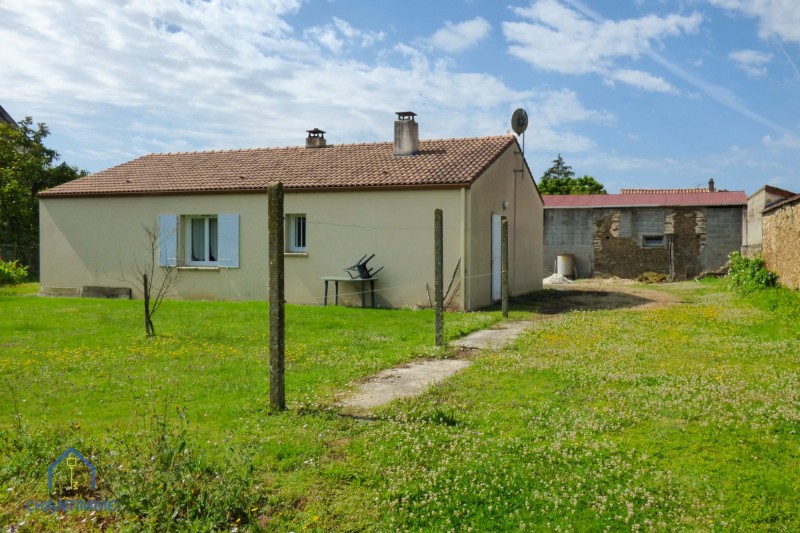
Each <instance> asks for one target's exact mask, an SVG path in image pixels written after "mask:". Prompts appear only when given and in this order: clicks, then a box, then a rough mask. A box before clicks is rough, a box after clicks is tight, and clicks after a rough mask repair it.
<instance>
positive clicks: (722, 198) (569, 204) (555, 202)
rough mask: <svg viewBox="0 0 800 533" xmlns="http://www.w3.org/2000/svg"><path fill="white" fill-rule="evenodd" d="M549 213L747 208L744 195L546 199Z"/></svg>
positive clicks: (617, 195)
mask: <svg viewBox="0 0 800 533" xmlns="http://www.w3.org/2000/svg"><path fill="white" fill-rule="evenodd" d="M542 199H543V200H544V208H545V209H591V208H607V207H702V206H745V205H747V195H746V194H745V192H744V191H720V192H676V193H673V192H667V193H664V192H657V193H625V194H569V195H567V194H551V195H543V196H542Z"/></svg>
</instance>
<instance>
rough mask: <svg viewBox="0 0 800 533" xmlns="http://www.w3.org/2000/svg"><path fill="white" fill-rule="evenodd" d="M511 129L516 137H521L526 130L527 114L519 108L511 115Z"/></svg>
mask: <svg viewBox="0 0 800 533" xmlns="http://www.w3.org/2000/svg"><path fill="white" fill-rule="evenodd" d="M511 129H512V130H514V133H516V134H517V135H522V134H523V133H525V130H526V129H528V113H526V112H525V110H524V109H522V108H521V107H520V108H519V109H517V110H516V111H514V114H513V115H511Z"/></svg>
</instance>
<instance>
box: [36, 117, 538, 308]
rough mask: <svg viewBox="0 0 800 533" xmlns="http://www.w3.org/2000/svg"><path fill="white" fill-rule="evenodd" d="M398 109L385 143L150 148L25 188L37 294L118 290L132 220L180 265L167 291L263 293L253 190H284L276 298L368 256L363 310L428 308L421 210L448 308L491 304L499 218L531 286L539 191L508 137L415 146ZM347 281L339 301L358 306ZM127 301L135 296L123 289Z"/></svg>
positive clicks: (513, 279)
mask: <svg viewBox="0 0 800 533" xmlns="http://www.w3.org/2000/svg"><path fill="white" fill-rule="evenodd" d="M415 117H416V115H415V114H414V113H411V112H407V113H398V120H397V121H395V123H394V127H395V138H394V142H393V143H392V142H382V143H372V144H342V145H329V144H328V143H327V140H326V139H325V136H324V134H325V132H324V131H322V130H318V129H314V130H309V132H308V138H307V139H306V146H305V147H289V148H262V149H251V150H229V151H209V152H192V153H167V154H152V155H147V156H144V157H140V158H138V159H135V160H133V161H130V162H127V163H124V164H122V165H119V166H116V167H113V168H110V169H107V170H104V171H102V172H98V173H96V174H91V175H89V176H86V177H83V178H79V179H77V180H74V181H72V182H69V183H65V184H63V185H60V186H58V187H54V188H52V189H49V190H47V191H43V192H41V193H40V194H39V202H40V213H41V215H40V220H41V224H40V235H41V278H40V279H41V287H42V288H41V292H42V294H44V295H48V294H50V295H53V294H67V295H78V294H80V291H81V290H82V288H83V287H85V286H95V287H96V286H101V287H102V286H106V287H114V286H117V287H118V286H120V280H121V279H126V280H130V279H131V275H132V274H131V269H132V265H133V264H134V263H135V262H137V261H139V262H140V263H141V262H142V260H143V257H146V255H144V256H143V255H142V254H143V253H144V252H145V250H144V241H145V235H144V230H143V226H150V227H153V226H155V225H156V224H158V226H159V228H160V240H161V242H160V261H161V263H162V264H163V265H167V264H170V263H173V264H176V265H177V266H178V268H179V269H180V270H181V271H182V276H181V282H180V284H179V285H178V287H177V288H176V294H175V296H176V297H179V298H186V299H235V300H256V299H258V300H260V299H265V298H266V297H267V264H268V262H267V253H268V248H267V246H268V233H267V213H266V205H267V196H266V190H267V187H268V186H269V185H270V184H271V183H274V182H278V181H280V182H282V183H283V184H284V187H285V198H284V213H285V217H286V218H285V221H286V224H285V227H286V238H285V242H286V252H285V265H286V266H285V268H286V288H285V293H286V300H287V301H288V302H290V303H298V304H321V303H322V302H323V283H322V281H321V277H322V276H330V275H339V276H341V275H343V274H344V273H343V272H342V270H341V269H343V268H345V267H348V266H351V265H352V264H353V263H355V262H356V261H358V260H359V258H361V257H362V256H363V255H364V254H375V257H374V259H373V260H372V262H371V263H370V266H376V267H377V266H384V267H385V268H384V270H383V271H381V272H380V274H379V281H378V282H377V283H376V287H375V293H376V305H379V306H385V307H415V306H428V305H429V302H430V299H429V294H430V295H431V296H432V292H433V286H434V258H433V250H434V242H433V239H434V236H433V222H434V210H435V209H437V208H441V209H442V210H443V212H444V269H445V273H446V274H445V278H446V279H445V280H444V281H445V287H448V286H449V287H450V290H449V297H448V299H449V302H448V305H449V306H450V307H453V308H457V309H467V310H470V309H476V308H479V307H482V306H485V305H487V304H490V303H492V302H493V301H496V300H498V299H499V297H500V294H499V280H500V260H499V251H498V250H499V245H498V239H499V228H500V220H501V217H502V216H505V217H507V218H508V221H509V263H510V266H509V287H510V292H511V294H513V295H518V294H523V293H527V292H530V291H533V290H535V289H539V288H541V282H542V281H541V280H542V269H541V265H542V260H541V257H542V199H541V196H540V195H539V193H538V190H537V189H536V185H535V183H534V181H533V178H532V176H531V173H530V169H529V168H528V166H527V163H526V161H525V159H524V157H523V155H522V153H521V150H520V146H519V144H518V142H517V139H516V137H515V136H513V135H503V136H495V137H480V138H463V139H440V140H420V139H419V133H418V132H419V123H418V122H417V121H416V118H415ZM357 285H358V284H350V283H346V284H343V285H342V286H341V287H340V290H341V294H340V303H347V304H353V305H359V304H360V302H361V300H360V293H359V292H358V291H359V290H360V288H359V287H358V286H357ZM135 296H137V297H141V295H135Z"/></svg>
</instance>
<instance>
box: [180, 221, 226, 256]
mask: <svg viewBox="0 0 800 533" xmlns="http://www.w3.org/2000/svg"><path fill="white" fill-rule="evenodd" d="M185 223H186V250H185V255H184V259H185V263H186V264H187V265H215V264H216V263H217V260H218V257H219V254H218V243H219V236H218V233H219V232H218V231H217V228H218V221H217V217H216V216H202V217H186V218H185Z"/></svg>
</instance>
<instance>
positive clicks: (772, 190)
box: [750, 185, 795, 198]
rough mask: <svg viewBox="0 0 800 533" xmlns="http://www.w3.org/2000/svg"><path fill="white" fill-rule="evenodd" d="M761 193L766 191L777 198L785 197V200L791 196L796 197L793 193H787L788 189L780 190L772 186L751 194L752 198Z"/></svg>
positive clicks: (766, 186)
mask: <svg viewBox="0 0 800 533" xmlns="http://www.w3.org/2000/svg"><path fill="white" fill-rule="evenodd" d="M761 191H764V192H767V193H770V194H774V195H775V196H783V197H784V198H788V197H790V196H794V195H795V193H793V192H792V191H787V190H786V189H780V188H778V187H773V186H772V185H764V186H763V187H761V188H760V189H758V190H757V191H756V192H754V193H753V194H751V195H750V198H752V197H753V196H755V195H757V194H758V193H760V192H761Z"/></svg>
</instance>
